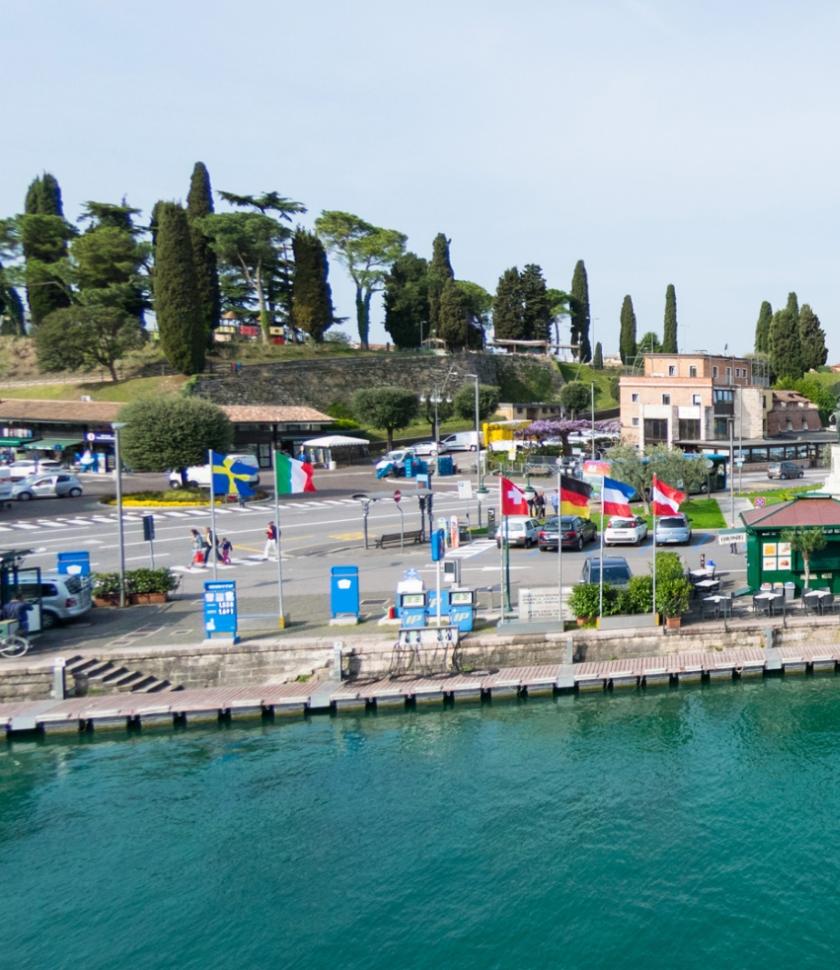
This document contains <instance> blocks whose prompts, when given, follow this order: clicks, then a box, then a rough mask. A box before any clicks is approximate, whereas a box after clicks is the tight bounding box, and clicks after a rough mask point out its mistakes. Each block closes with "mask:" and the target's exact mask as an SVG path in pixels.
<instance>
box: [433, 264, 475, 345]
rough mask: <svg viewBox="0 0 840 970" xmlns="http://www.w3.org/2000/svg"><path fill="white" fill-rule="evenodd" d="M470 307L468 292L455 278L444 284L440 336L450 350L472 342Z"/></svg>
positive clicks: (439, 314)
mask: <svg viewBox="0 0 840 970" xmlns="http://www.w3.org/2000/svg"><path fill="white" fill-rule="evenodd" d="M470 330H471V327H470V309H469V305H468V302H467V297H466V294H465V293H464V292H463V291H462V290H461V288H460V287H459V286H458V284H457V283H456V282H455V280H453V279H448V280H446V282H445V283H444V284H443V291H442V292H441V294H440V306H439V311H438V336H439V337H440V339H441V340H445V341H446V346H447V348H448V349H449V350H460V349H461V348H463V347H466V346H467V345H468V344H469V342H470Z"/></svg>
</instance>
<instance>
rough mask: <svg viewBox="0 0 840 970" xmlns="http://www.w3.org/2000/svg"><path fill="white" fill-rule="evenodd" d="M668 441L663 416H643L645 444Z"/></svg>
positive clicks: (666, 424)
mask: <svg viewBox="0 0 840 970" xmlns="http://www.w3.org/2000/svg"><path fill="white" fill-rule="evenodd" d="M667 441H668V422H667V421H666V420H665V419H664V418H645V444H661V443H667Z"/></svg>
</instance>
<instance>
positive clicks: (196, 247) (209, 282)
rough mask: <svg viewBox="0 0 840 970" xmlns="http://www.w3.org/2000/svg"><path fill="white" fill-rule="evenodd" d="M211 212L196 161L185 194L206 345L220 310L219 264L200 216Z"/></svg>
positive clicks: (205, 177)
mask: <svg viewBox="0 0 840 970" xmlns="http://www.w3.org/2000/svg"><path fill="white" fill-rule="evenodd" d="M212 213H213V191H212V189H211V188H210V175H209V173H208V172H207V166H206V165H205V164H204V162H196V163H195V165H194V167H193V171H192V177H191V178H190V191H189V193H188V194H187V217H188V218H189V221H190V239H191V241H192V250H193V264H194V266H195V279H196V285H197V287H198V300H199V304H200V306H201V317H202V320H203V321H204V329H205V332H206V334H207V342H208V346H210V345H212V343H213V331H214V330H215V329H216V327H218V326H219V317H220V314H221V296H220V293H219V267H218V264H217V260H216V253H215V252H214V250H213V247H212V246H211V245H210V239H209V237H208V236H207V234H206V233H205V232H204V230H203V229H202V226H201V223H200V221H199V220H201V219H203V218H204V217H205V216H209V215H212ZM153 235H154V232H153Z"/></svg>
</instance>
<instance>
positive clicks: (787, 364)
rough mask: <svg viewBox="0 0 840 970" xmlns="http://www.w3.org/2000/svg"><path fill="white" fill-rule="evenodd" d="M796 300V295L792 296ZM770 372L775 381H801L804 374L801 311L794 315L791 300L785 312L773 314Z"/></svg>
mask: <svg viewBox="0 0 840 970" xmlns="http://www.w3.org/2000/svg"><path fill="white" fill-rule="evenodd" d="M791 296H793V297H794V298H795V296H796V294H791ZM768 346H769V353H770V371H771V373H772V375H773V378H774V379H775V380H779V379H781V378H789V379H790V380H794V381H795V380H799V378H800V377H802V375H803V373H804V368H803V366H802V348H801V346H800V343H799V310H798V306H797V312H796V313H795V314H794V312H793V310H792V309H791V300H790V297H789V298H788V305H787V306H786V307H785V308H784V310H779V311H777V312H776V313H774V314H773V319H772V321H771V322H770V334H769V338H768Z"/></svg>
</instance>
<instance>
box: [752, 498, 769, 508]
mask: <svg viewBox="0 0 840 970" xmlns="http://www.w3.org/2000/svg"><path fill="white" fill-rule="evenodd" d="M766 504H767V499H766V498H765V497H764V496H763V495H759V496H758V498H757V499H756V500H755V501H754V502H753V505H754V506H755V507H756V508H757V509H763V508H764V506H765V505H766Z"/></svg>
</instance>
